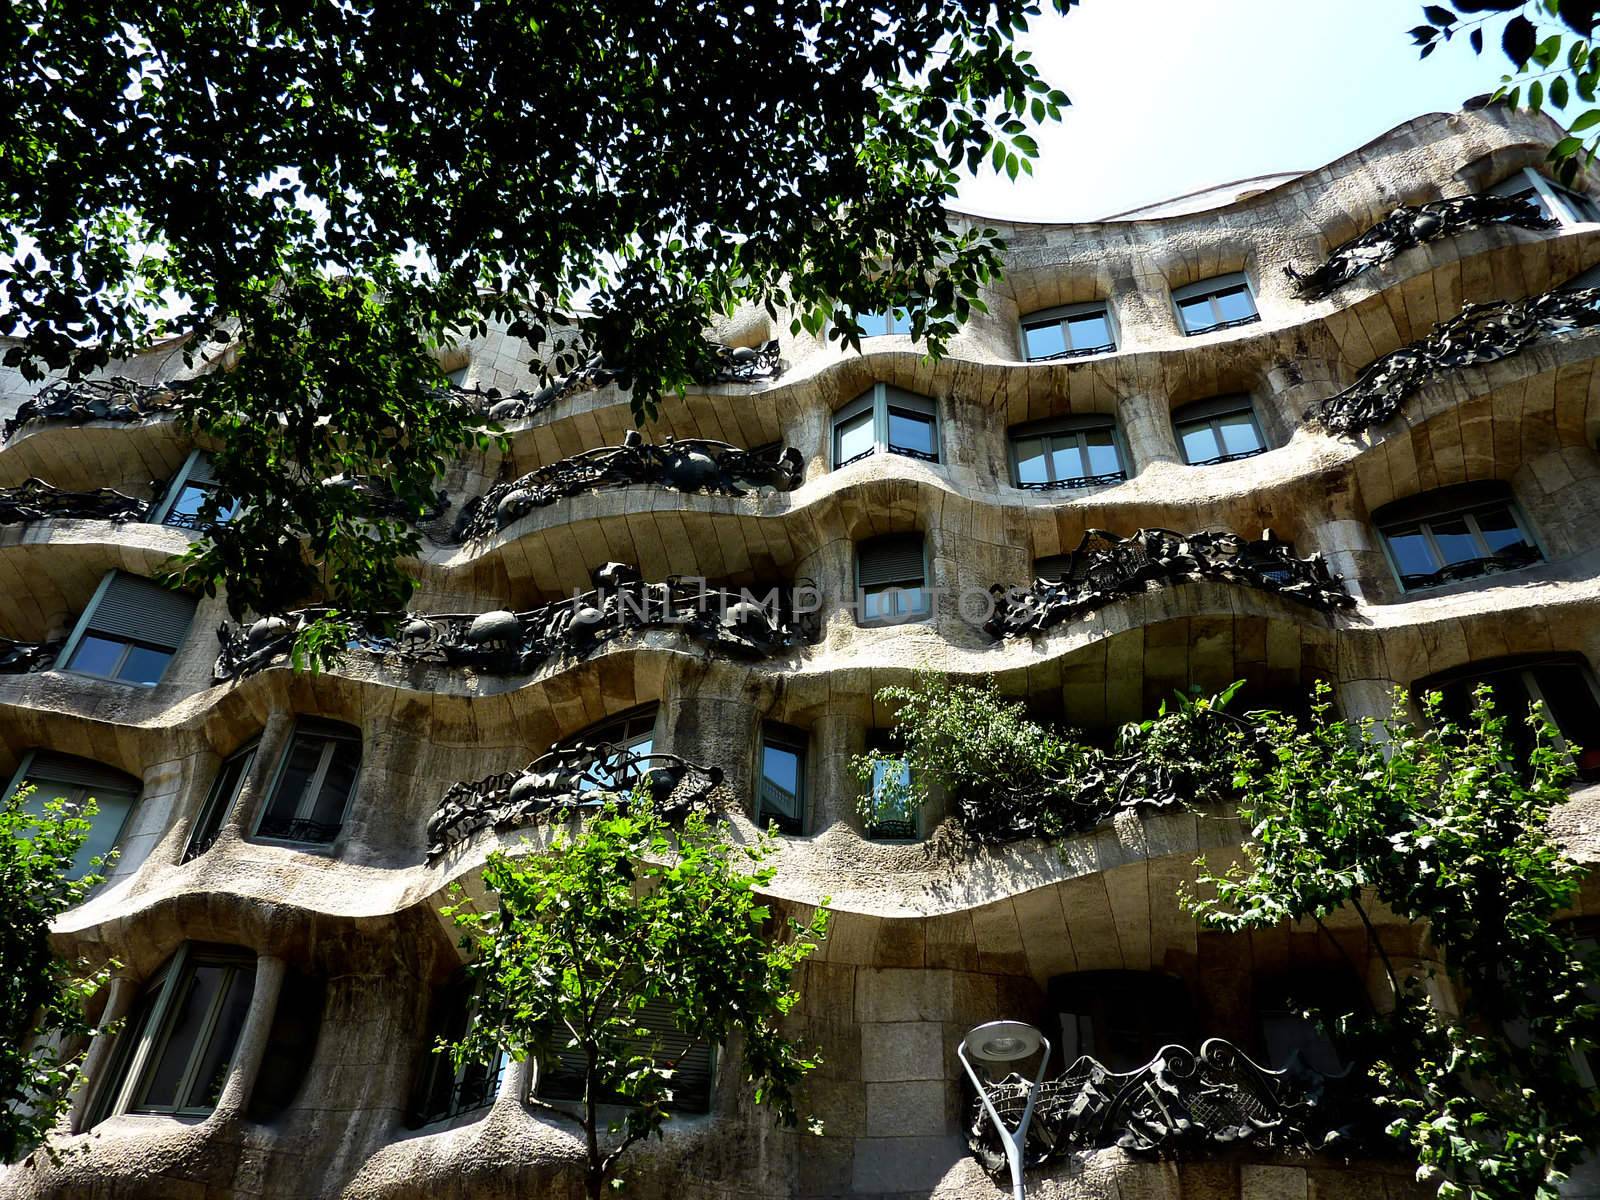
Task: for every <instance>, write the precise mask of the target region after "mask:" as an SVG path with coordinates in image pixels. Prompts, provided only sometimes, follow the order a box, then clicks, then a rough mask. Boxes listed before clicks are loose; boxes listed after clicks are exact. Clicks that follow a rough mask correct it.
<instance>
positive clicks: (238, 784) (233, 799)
mask: <svg viewBox="0 0 1600 1200" xmlns="http://www.w3.org/2000/svg"><path fill="white" fill-rule="evenodd" d="M260 749H261V738H260V736H259V735H257V736H256V737H253V738H249V739H248V740H246V741H245V743H244V744H243V745H242V746H240V747H239V748H238V749H237V750H235V751H234V752H233V753H232V754H229V755H227V756H226V757H225V758H223V760H222V761H221V762H220V763H219V764H218V765H217V771H216V774H215V775H213V776H212V777H211V786H210V787H209V788H207V789H206V798H205V802H204V803H203V804H202V805H201V806H200V811H199V812H197V813H196V814H195V818H194V826H193V827H192V828H191V829H190V830H189V838H188V841H187V842H185V844H184V848H183V857H182V858H180V859H179V860H178V861H179V863H180V864H181V863H186V862H192V861H194V860H195V859H197V858H199V857H200V856H201V855H202V854H204V853H205V852H206V851H208V850H210V849H211V847H212V846H214V845H216V844H217V837H218V835H220V834H221V832H222V827H223V825H224V824H226V823H227V820H228V814H229V813H230V812H232V811H233V810H234V808H235V806H236V805H237V804H238V803H239V796H240V793H242V792H243V791H244V785H245V784H246V783H247V782H248V781H249V778H250V772H251V771H252V770H254V769H255V765H256V753H257V751H259V750H260ZM241 759H243V760H244V765H243V766H241V767H240V768H239V776H238V778H237V779H235V780H234V782H233V786H232V787H231V788H230V789H228V795H227V797H226V798H224V797H223V796H222V795H221V793H220V791H219V790H218V789H219V788H220V787H221V786H222V782H223V780H225V779H226V778H227V777H228V769H229V768H230V767H231V766H232V765H233V764H234V763H236V762H239V761H240V760H241ZM213 817H215V818H216V821H215V828H213V829H211V830H210V833H209V836H206V837H205V844H204V845H201V844H200V843H201V839H202V835H204V834H206V826H207V825H209V824H211V823H212V818H213Z"/></svg>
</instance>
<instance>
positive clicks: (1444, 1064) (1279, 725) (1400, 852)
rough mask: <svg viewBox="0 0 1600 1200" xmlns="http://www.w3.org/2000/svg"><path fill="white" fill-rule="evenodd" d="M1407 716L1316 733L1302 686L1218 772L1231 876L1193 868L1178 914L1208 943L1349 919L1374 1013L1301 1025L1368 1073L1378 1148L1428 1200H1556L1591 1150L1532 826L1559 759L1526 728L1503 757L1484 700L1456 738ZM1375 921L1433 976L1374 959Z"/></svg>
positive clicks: (1564, 934)
mask: <svg viewBox="0 0 1600 1200" xmlns="http://www.w3.org/2000/svg"><path fill="white" fill-rule="evenodd" d="M1423 707H1424V712H1423V717H1424V721H1423V722H1422V723H1421V724H1418V723H1416V722H1414V721H1412V720H1411V719H1409V718H1408V716H1407V715H1406V710H1405V707H1404V700H1403V696H1401V695H1400V694H1398V693H1397V695H1396V698H1395V707H1394V711H1393V714H1392V715H1391V716H1390V717H1389V718H1388V719H1387V720H1382V721H1375V720H1371V719H1363V720H1359V721H1349V720H1343V719H1334V718H1333V716H1332V710H1331V701H1330V692H1329V690H1328V688H1327V687H1326V686H1325V685H1321V686H1319V687H1318V689H1317V691H1316V693H1315V701H1314V704H1313V706H1312V709H1311V715H1310V718H1309V719H1308V720H1296V719H1294V718H1291V717H1285V716H1282V715H1278V714H1270V715H1267V716H1265V717H1264V718H1263V726H1262V730H1261V734H1260V741H1259V743H1258V744H1257V745H1255V746H1253V747H1251V748H1250V750H1249V752H1248V753H1244V754H1242V755H1240V756H1238V757H1237V758H1236V763H1237V766H1238V777H1237V784H1238V787H1239V789H1240V801H1239V809H1240V815H1241V816H1242V817H1243V819H1244V823H1245V827H1246V828H1248V829H1250V830H1251V835H1250V838H1249V840H1248V841H1247V842H1246V843H1245V846H1244V860H1243V862H1242V863H1241V864H1238V865H1236V866H1234V867H1233V868H1231V869H1230V870H1227V871H1223V872H1213V871H1211V870H1210V869H1209V868H1207V867H1206V865H1205V862H1204V860H1203V859H1202V860H1201V862H1200V864H1199V865H1200V867H1201V870H1200V874H1199V877H1198V883H1199V887H1200V888H1201V892H1200V895H1199V896H1198V897H1192V898H1190V906H1191V908H1192V910H1193V911H1194V912H1195V914H1196V915H1197V916H1198V917H1199V918H1200V920H1201V921H1202V923H1203V924H1204V925H1206V926H1208V927H1210V928H1213V929H1218V930H1223V931H1228V932H1243V931H1247V930H1253V929H1266V928H1273V927H1276V926H1279V925H1281V924H1283V923H1285V922H1289V921H1296V920H1306V919H1309V920H1311V921H1314V922H1316V923H1317V925H1318V926H1319V927H1320V926H1321V924H1322V922H1323V921H1324V919H1326V918H1327V917H1328V916H1329V914H1331V913H1333V912H1335V911H1336V910H1339V909H1347V910H1350V911H1353V912H1354V913H1356V914H1357V915H1359V917H1360V919H1361V921H1362V922H1363V923H1364V925H1365V927H1366V929H1367V930H1368V934H1369V941H1370V943H1371V946H1372V948H1373V950H1374V952H1375V953H1376V954H1377V955H1378V957H1379V958H1380V960H1381V961H1382V963H1383V966H1384V968H1385V971H1386V973H1387V978H1388V984H1389V988H1390V990H1391V993H1392V1004H1388V1005H1382V1004H1380V1005H1379V1006H1378V1008H1379V1009H1380V1010H1383V1009H1385V1008H1387V1011H1378V1012H1375V1013H1371V1014H1368V1015H1365V1016H1359V1017H1353V1018H1346V1019H1345V1020H1343V1021H1339V1020H1337V1014H1334V1013H1331V1012H1330V1013H1325V1014H1323V1013H1315V1010H1313V1013H1314V1015H1317V1016H1319V1017H1322V1018H1324V1020H1325V1023H1326V1024H1327V1025H1328V1027H1329V1028H1330V1031H1331V1032H1333V1033H1334V1034H1335V1036H1336V1038H1338V1039H1340V1040H1342V1041H1343V1042H1344V1044H1345V1046H1346V1047H1347V1048H1352V1049H1354V1050H1355V1051H1356V1053H1355V1054H1354V1055H1350V1056H1348V1057H1350V1058H1351V1059H1353V1060H1354V1061H1357V1062H1361V1063H1365V1064H1367V1067H1366V1070H1367V1073H1368V1081H1369V1084H1370V1087H1371V1094H1372V1096H1373V1099H1374V1100H1375V1102H1376V1104H1377V1107H1378V1110H1379V1112H1380V1114H1381V1115H1382V1117H1383V1118H1384V1120H1385V1121H1386V1132H1387V1135H1388V1137H1389V1138H1390V1139H1391V1140H1392V1141H1393V1142H1394V1143H1396V1144H1397V1145H1398V1146H1400V1147H1403V1148H1405V1150H1406V1151H1408V1152H1409V1153H1410V1154H1412V1155H1414V1156H1415V1159H1416V1161H1417V1164H1418V1167H1417V1178H1418V1179H1419V1180H1420V1181H1422V1182H1425V1183H1434V1184H1436V1185H1437V1190H1438V1194H1439V1196H1440V1197H1442V1198H1443V1200H1460V1198H1464V1197H1471V1198H1473V1200H1480V1198H1481V1200H1502V1198H1504V1200H1510V1198H1511V1197H1540V1198H1541V1200H1554V1198H1555V1197H1556V1196H1557V1194H1558V1191H1557V1188H1558V1185H1559V1183H1560V1182H1561V1180H1562V1178H1563V1177H1564V1174H1563V1173H1564V1172H1565V1171H1567V1170H1568V1169H1570V1168H1571V1166H1572V1165H1573V1164H1574V1163H1576V1162H1577V1161H1578V1159H1579V1158H1580V1156H1581V1155H1582V1154H1583V1152H1584V1151H1585V1149H1592V1148H1593V1147H1594V1146H1595V1145H1596V1144H1597V1142H1600V1107H1597V1104H1596V1094H1595V1091H1594V1087H1593V1079H1592V1076H1591V1074H1590V1068H1589V1065H1588V1061H1587V1056H1588V1055H1589V1054H1590V1053H1591V1052H1592V1050H1593V1049H1594V1047H1595V1045H1596V1042H1597V1037H1600V1024H1597V1022H1600V1007H1597V1006H1596V1004H1595V1003H1594V999H1593V991H1592V987H1593V984H1592V981H1593V980H1594V978H1595V976H1594V964H1593V963H1592V962H1590V961H1588V960H1587V959H1586V956H1585V954H1584V953H1583V952H1582V948H1581V945H1580V943H1579V942H1578V940H1577V939H1576V938H1575V936H1574V933H1573V931H1572V929H1571V926H1570V923H1566V922H1563V921H1561V920H1559V919H1558V918H1559V917H1560V915H1561V914H1562V912H1563V910H1566V909H1569V908H1570V907H1572V905H1573V903H1574V902H1575V901H1576V899H1577V896H1578V888H1579V884H1580V881H1581V875H1582V869H1581V868H1580V867H1579V866H1578V865H1577V864H1576V863H1574V862H1573V861H1572V860H1570V859H1569V858H1568V857H1566V856H1565V854H1564V853H1563V851H1562V848H1561V846H1560V845H1559V844H1558V843H1557V842H1556V840H1555V839H1554V837H1552V835H1551V832H1550V829H1549V825H1548V818H1549V814H1550V812H1551V810H1552V809H1553V808H1554V807H1555V806H1556V805H1558V804H1560V803H1562V802H1563V801H1565V800H1566V798H1567V793H1566V790H1565V785H1566V784H1567V783H1568V782H1570V780H1571V779H1572V778H1573V766H1572V761H1571V758H1570V756H1569V755H1568V754H1567V753H1566V751H1564V750H1562V749H1560V748H1558V747H1557V746H1556V745H1555V744H1554V743H1553V741H1552V737H1553V734H1554V730H1553V727H1552V726H1551V725H1550V724H1549V722H1548V721H1547V720H1546V719H1544V717H1543V715H1542V714H1541V713H1540V712H1539V710H1535V711H1534V712H1533V714H1531V715H1530V717H1529V720H1530V721H1531V722H1532V723H1533V725H1534V729H1533V732H1534V734H1535V741H1534V747H1533V749H1532V751H1531V753H1530V754H1528V755H1527V756H1526V757H1525V758H1522V757H1519V755H1518V753H1517V751H1516V749H1515V746H1514V743H1513V741H1512V740H1511V739H1509V738H1508V737H1507V733H1508V721H1507V720H1506V719H1505V718H1504V717H1500V716H1496V715H1495V713H1494V710H1493V708H1492V705H1491V695H1490V693H1489V691H1488V689H1486V688H1485V689H1482V690H1480V691H1479V692H1478V693H1477V707H1476V709H1475V710H1474V712H1473V713H1472V715H1471V718H1470V719H1469V720H1468V721H1467V722H1465V723H1464V724H1462V725H1457V724H1454V723H1452V722H1450V721H1448V720H1446V719H1445V717H1444V714H1443V711H1442V708H1441V699H1440V697H1439V696H1437V695H1434V696H1432V697H1429V698H1428V699H1427V700H1426V701H1425V702H1424V706H1423ZM1374 906H1382V907H1383V908H1384V909H1387V910H1388V911H1389V912H1391V913H1393V914H1394V915H1395V916H1396V917H1398V918H1400V919H1401V920H1403V921H1407V922H1410V923H1412V924H1413V925H1416V926H1422V927H1425V929H1426V933H1427V939H1428V945H1429V946H1430V947H1431V949H1430V950H1429V951H1428V954H1429V957H1430V959H1432V960H1434V961H1431V962H1426V963H1425V962H1416V961H1408V960H1402V961H1398V962H1397V961H1395V960H1394V959H1393V958H1391V956H1390V955H1389V954H1388V953H1386V951H1385V946H1384V944H1383V941H1382V939H1381V938H1380V936H1379V933H1378V931H1377V929H1376V928H1375V927H1374V924H1373V921H1372V919H1371V910H1372V909H1373V907H1374ZM1440 964H1442V965H1440ZM1444 993H1447V994H1448V995H1449V996H1450V998H1451V1001H1450V1003H1449V1004H1445V1003H1441V1002H1440V1000H1439V996H1440V995H1441V994H1444Z"/></svg>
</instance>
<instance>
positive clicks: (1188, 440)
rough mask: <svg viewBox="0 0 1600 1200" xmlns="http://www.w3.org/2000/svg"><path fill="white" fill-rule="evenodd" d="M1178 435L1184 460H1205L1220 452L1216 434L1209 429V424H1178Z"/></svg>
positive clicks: (1197, 461) (1214, 456) (1194, 461)
mask: <svg viewBox="0 0 1600 1200" xmlns="http://www.w3.org/2000/svg"><path fill="white" fill-rule="evenodd" d="M1178 437H1179V439H1180V440H1181V441H1182V442H1183V457H1184V460H1185V461H1186V462H1191V463H1201V462H1207V461H1209V460H1210V459H1213V458H1216V457H1217V456H1218V455H1220V454H1221V453H1222V450H1221V449H1219V444H1218V442H1217V435H1216V434H1215V433H1213V432H1212V431H1211V426H1210V425H1208V424H1200V425H1182V426H1179V427H1178Z"/></svg>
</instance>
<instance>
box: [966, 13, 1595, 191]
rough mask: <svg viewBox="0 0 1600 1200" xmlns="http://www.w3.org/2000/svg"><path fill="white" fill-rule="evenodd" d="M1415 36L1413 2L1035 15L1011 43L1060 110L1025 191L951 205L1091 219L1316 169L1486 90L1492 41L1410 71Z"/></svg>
mask: <svg viewBox="0 0 1600 1200" xmlns="http://www.w3.org/2000/svg"><path fill="white" fill-rule="evenodd" d="M1045 7H1047V8H1048V5H1046V6H1045ZM1421 23H1422V5H1421V3H1420V2H1419V0H1082V3H1081V4H1080V6H1079V7H1078V8H1075V9H1073V10H1072V11H1071V13H1070V14H1069V15H1068V16H1065V17H1057V16H1055V15H1053V13H1052V14H1051V15H1048V16H1040V17H1039V18H1037V19H1036V20H1035V21H1034V23H1033V29H1032V30H1031V31H1030V33H1029V36H1028V38H1027V40H1026V43H1025V44H1026V46H1027V48H1028V49H1030V50H1032V51H1033V55H1034V60H1035V62H1037V63H1038V64H1039V67H1040V69H1041V71H1042V72H1043V73H1044V75H1045V77H1046V78H1047V79H1048V80H1049V81H1050V82H1051V83H1052V84H1054V85H1055V86H1056V87H1059V88H1060V89H1061V90H1062V91H1064V92H1066V93H1067V95H1068V96H1070V97H1071V98H1072V105H1073V106H1072V108H1070V109H1068V110H1067V111H1066V113H1065V115H1064V116H1063V119H1062V121H1061V123H1060V124H1059V125H1046V126H1045V127H1044V128H1043V129H1042V130H1041V131H1039V133H1038V140H1039V149H1040V159H1039V161H1037V162H1036V163H1035V164H1034V176H1033V178H1032V179H1029V178H1028V177H1027V176H1025V175H1024V176H1018V182H1017V183H1016V184H1012V183H1011V182H1010V181H1009V180H1007V179H1006V178H1005V177H1004V176H1003V175H1002V176H999V177H998V178H997V177H996V176H994V175H992V174H989V173H988V171H987V167H986V168H985V174H984V175H982V176H981V177H980V178H978V179H976V180H971V181H969V182H968V183H967V184H966V185H965V186H964V187H963V188H962V190H961V196H960V200H959V201H958V204H957V207H959V208H961V209H963V210H966V211H970V212H976V213H981V214H983V215H985V216H994V217H1010V218H1014V219H1019V220H1038V221H1071V220H1095V219H1097V218H1100V217H1104V216H1108V215H1110V214H1112V213H1116V212H1121V211H1123V210H1125V209H1130V208H1136V207H1141V206H1143V205H1146V204H1150V203H1153V202H1155V201H1158V200H1166V199H1169V198H1170V197H1173V196H1179V195H1182V194H1184V193H1186V192H1192V191H1197V190H1199V189H1202V188H1207V187H1211V186H1213V185H1216V184H1221V183H1227V182H1230V181H1232V180H1235V179H1244V178H1249V177H1251V176H1256V175H1268V174H1272V173H1274V172H1277V171H1303V170H1309V169H1311V168H1313V167H1320V166H1322V165H1323V164H1324V163H1327V162H1330V161H1332V160H1333V159H1335V158H1338V157H1339V156H1340V155H1342V154H1345V153H1347V152H1348V151H1351V150H1354V149H1356V148H1357V147H1358V146H1361V145H1362V144H1363V143H1365V142H1368V141H1370V140H1372V138H1374V137H1376V136H1377V135H1378V134H1380V133H1382V132H1384V131H1385V130H1387V129H1391V128H1393V127H1394V126H1396V125H1398V124H1400V123H1401V122H1402V121H1407V120H1409V119H1410V118H1412V117H1415V116H1420V115H1421V114H1423V113H1428V112H1438V111H1444V112H1451V111H1454V110H1456V109H1458V108H1460V107H1461V102H1462V101H1463V100H1465V99H1467V98H1468V97H1469V96H1476V95H1479V94H1480V93H1483V92H1489V91H1493V90H1494V88H1495V87H1496V86H1498V84H1499V80H1500V76H1501V74H1502V73H1504V71H1505V70H1507V69H1509V64H1508V63H1507V62H1506V59H1505V56H1504V55H1503V54H1501V53H1500V52H1499V49H1498V47H1497V45H1496V43H1497V42H1498V40H1499V39H1498V29H1497V27H1495V32H1493V33H1491V34H1490V37H1489V45H1488V46H1487V47H1486V48H1485V50H1484V54H1483V57H1481V58H1479V57H1476V56H1475V55H1473V53H1472V51H1471V49H1470V47H1468V46H1467V45H1466V42H1465V40H1462V41H1460V42H1452V43H1451V44H1450V45H1447V46H1442V47H1440V49H1438V50H1436V51H1435V52H1434V53H1433V54H1432V55H1431V56H1430V57H1429V58H1428V59H1427V60H1426V61H1425V62H1423V61H1418V58H1417V48H1416V47H1415V46H1413V45H1412V44H1411V39H1410V37H1408V36H1407V34H1406V30H1408V29H1410V28H1411V27H1412V26H1413V25H1418V24H1421ZM1580 111H1581V110H1580Z"/></svg>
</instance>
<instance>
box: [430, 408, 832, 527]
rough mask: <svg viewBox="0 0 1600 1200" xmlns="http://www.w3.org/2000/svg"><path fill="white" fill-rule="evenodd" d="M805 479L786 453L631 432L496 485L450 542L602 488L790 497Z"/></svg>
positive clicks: (466, 513) (791, 452) (796, 459)
mask: <svg viewBox="0 0 1600 1200" xmlns="http://www.w3.org/2000/svg"><path fill="white" fill-rule="evenodd" d="M804 477H805V460H804V459H802V458H801V457H800V452H799V451H798V450H795V449H794V448H792V447H791V448H789V449H787V450H782V451H780V449H779V447H778V446H776V445H774V446H771V447H769V448H766V449H763V450H741V449H740V448H739V447H737V446H732V445H729V444H728V443H727V442H716V441H710V440H707V439H705V438H686V439H684V440H683V441H677V440H675V439H673V438H668V439H666V440H665V441H663V442H646V441H645V440H644V438H643V437H641V436H640V435H639V433H638V432H637V431H631V430H630V431H629V433H628V435H627V436H626V438H624V440H623V443H622V445H620V446H605V447H602V448H599V449H595V450H585V451H584V452H583V453H581V454H575V455H573V456H572V457H571V458H564V459H562V460H560V461H559V462H554V463H551V464H550V465H549V466H547V467H540V468H539V469H538V470H537V471H532V472H530V473H528V474H527V475H524V476H522V477H521V478H520V479H515V480H512V481H510V482H506V483H497V484H495V485H494V487H492V488H490V489H489V491H488V492H487V493H485V494H484V495H482V496H480V497H478V498H477V499H475V500H471V501H469V502H468V503H467V505H466V507H465V508H463V509H462V512H461V517H460V519H459V520H458V521H457V522H456V528H455V535H454V536H455V539H456V540H457V541H459V542H474V541H481V540H483V539H485V538H487V537H490V536H491V535H493V534H494V533H496V532H498V531H499V530H501V529H504V528H505V527H506V526H508V525H510V524H511V523H512V522H514V521H516V520H518V519H519V518H521V517H524V516H526V515H527V514H528V513H530V512H532V511H533V510H534V509H536V508H543V507H545V506H546V505H549V504H554V503H555V502H556V501H557V500H560V499H562V498H563V497H565V496H576V495H579V494H581V493H583V492H594V491H599V490H601V489H602V488H613V487H626V486H628V485H629V484H653V485H655V486H657V487H665V488H672V489H674V490H675V491H680V492H709V493H712V494H715V495H722V496H742V495H744V490H743V488H741V487H740V486H739V485H740V484H745V485H748V486H750V487H770V488H773V489H774V490H776V491H780V492H789V491H793V490H794V489H795V488H797V487H799V486H800V482H801V480H802V479H803V478H804Z"/></svg>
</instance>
